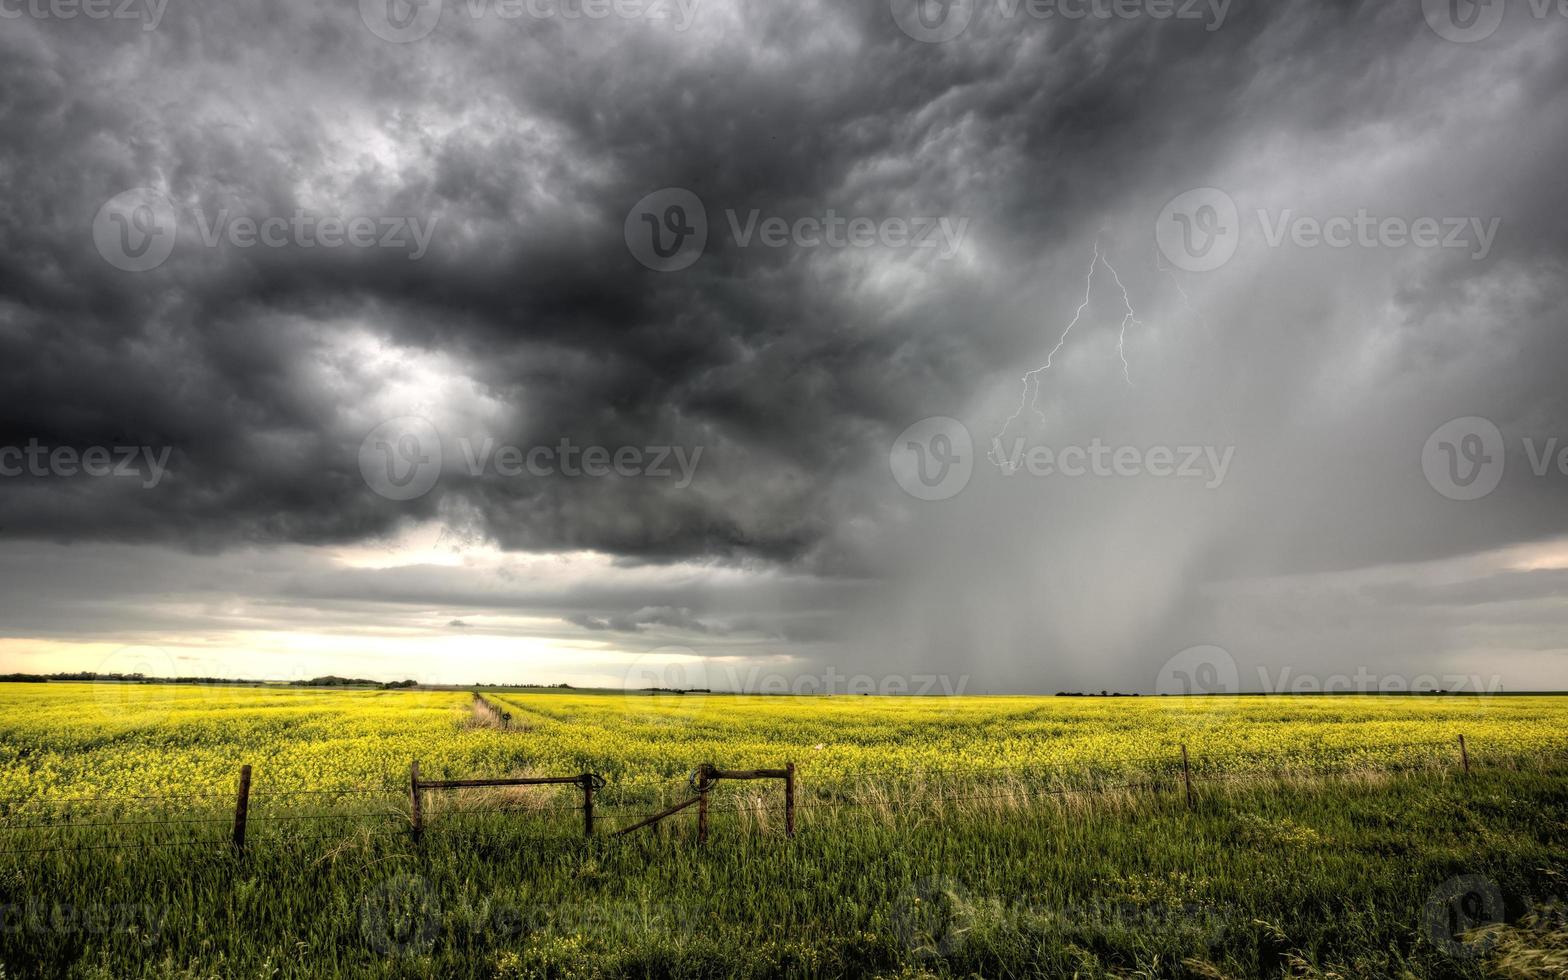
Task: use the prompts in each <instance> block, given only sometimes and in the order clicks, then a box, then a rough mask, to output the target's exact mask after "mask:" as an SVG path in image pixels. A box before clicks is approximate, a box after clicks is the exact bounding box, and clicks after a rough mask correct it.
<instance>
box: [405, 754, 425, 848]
mask: <svg viewBox="0 0 1568 980" xmlns="http://www.w3.org/2000/svg"><path fill="white" fill-rule="evenodd" d="M408 799H409V803H410V805H411V810H410V814H411V815H412V817H413V827H414V841H415V843H418V841H419V837H420V835H421V834H423V833H424V830H425V815H424V812H423V811H422V810H421V808H420V805H419V760H418V759H415V760H414V761H413V762H410V763H409V764H408Z"/></svg>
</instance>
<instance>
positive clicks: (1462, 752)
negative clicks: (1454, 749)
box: [1459, 735, 1470, 776]
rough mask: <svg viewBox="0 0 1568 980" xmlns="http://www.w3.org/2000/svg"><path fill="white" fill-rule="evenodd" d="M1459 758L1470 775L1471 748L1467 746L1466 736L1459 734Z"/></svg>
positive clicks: (1466, 772) (1466, 773)
mask: <svg viewBox="0 0 1568 980" xmlns="http://www.w3.org/2000/svg"><path fill="white" fill-rule="evenodd" d="M1459 758H1460V760H1461V761H1462V762H1464V764H1465V775H1466V776H1468V775H1470V750H1469V749H1468V748H1466V747H1465V737H1464V736H1463V735H1461V736H1459Z"/></svg>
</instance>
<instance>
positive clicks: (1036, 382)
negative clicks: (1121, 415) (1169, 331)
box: [987, 238, 1143, 473]
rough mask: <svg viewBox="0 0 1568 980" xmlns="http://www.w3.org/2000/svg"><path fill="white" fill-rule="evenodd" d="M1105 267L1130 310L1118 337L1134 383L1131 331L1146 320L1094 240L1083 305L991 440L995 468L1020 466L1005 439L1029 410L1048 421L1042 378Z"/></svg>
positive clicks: (1124, 364) (1010, 469) (1118, 350)
mask: <svg viewBox="0 0 1568 980" xmlns="http://www.w3.org/2000/svg"><path fill="white" fill-rule="evenodd" d="M1102 265H1103V266H1104V267H1105V270H1106V271H1107V272H1109V273H1110V274H1111V279H1112V280H1113V281H1115V283H1116V288H1117V289H1119V290H1121V294H1122V304H1123V306H1124V307H1125V308H1126V311H1127V312H1126V313H1125V314H1124V315H1123V316H1122V326H1121V332H1120V333H1119V334H1118V335H1117V338H1116V354H1117V356H1118V357H1120V358H1121V362H1122V377H1124V378H1126V379H1127V383H1128V384H1129V385H1130V384H1132V369H1131V367H1130V366H1129V365H1128V363H1127V328H1128V327H1131V326H1142V325H1143V321H1141V320H1139V319H1138V314H1137V312H1136V311H1134V309H1133V306H1132V297H1131V296H1129V295H1128V293H1127V287H1126V286H1124V285H1122V277H1121V276H1120V275H1118V274H1117V272H1116V268H1115V267H1114V266H1112V265H1111V262H1110V259H1108V258H1107V257H1106V254H1105V253H1104V252H1102V251H1100V240H1099V239H1098V238H1096V239H1095V240H1094V254H1093V255H1092V256H1091V257H1090V259H1089V271H1088V273H1087V274H1086V275H1085V277H1084V284H1083V302H1081V303H1079V304H1078V308H1077V309H1076V310H1074V311H1073V318H1072V320H1070V321H1069V322H1068V324H1067V327H1066V329H1064V330H1063V331H1062V335H1061V337H1060V338H1058V339H1057V341H1056V346H1055V347H1052V348H1051V351H1050V353H1048V354H1046V355H1045V363H1044V364H1042V365H1040V366H1039V367H1037V368H1035V369H1034V370H1033V371H1030V372H1029V373H1028V374H1026V375H1024V378H1023V393H1022V395H1020V397H1019V400H1018V408H1017V410H1016V411H1014V412H1013V414H1012V415H1009V416H1008V417H1007V421H1006V422H1003V423H1002V430H1001V431H1000V432H998V433H997V434H996V437H995V438H993V439H992V440H991V450H990V452H989V453H988V454H987V457H988V458H989V459H990V460H991V462H992V464H993V465H995V466H998V467H1000V468H1001V469H1003V470H1004V471H1006V472H1008V473H1012V472H1013V471H1015V470H1016V469H1017V464H1016V463H1010V462H1008V459H1007V454H1006V453H1005V452H1004V451H1003V448H1002V446H1003V439H1004V438H1005V437H1006V436H1007V430H1008V429H1010V428H1012V426H1013V423H1015V422H1017V421H1018V419H1019V418H1020V417H1021V416H1022V415H1023V414H1024V412H1025V411H1030V412H1033V413H1034V414H1035V415H1036V416H1038V417H1039V419H1040V421H1042V422H1044V421H1045V420H1046V419H1045V413H1044V412H1042V411H1040V404H1039V402H1040V378H1041V376H1042V375H1044V374H1045V372H1047V371H1049V370H1050V369H1051V364H1052V362H1053V361H1055V359H1056V355H1057V352H1059V351H1060V350H1061V349H1062V345H1064V344H1066V343H1067V336H1068V335H1069V334H1071V333H1072V332H1073V327H1076V326H1077V325H1078V321H1079V320H1081V319H1083V311H1084V310H1086V309H1088V308H1089V301H1090V299H1091V298H1092V297H1093V295H1094V273H1095V270H1096V269H1098V268H1099V267H1100V266H1102Z"/></svg>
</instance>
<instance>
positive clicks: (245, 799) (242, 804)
mask: <svg viewBox="0 0 1568 980" xmlns="http://www.w3.org/2000/svg"><path fill="white" fill-rule="evenodd" d="M249 814H250V766H248V765H246V766H240V786H239V794H238V795H237V796H236V797H235V798H234V848H235V850H239V851H243V850H245V819H246V817H247V816H249Z"/></svg>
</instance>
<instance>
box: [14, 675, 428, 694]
mask: <svg viewBox="0 0 1568 980" xmlns="http://www.w3.org/2000/svg"><path fill="white" fill-rule="evenodd" d="M50 681H56V682H61V681H115V682H118V683H121V684H202V685H215V684H228V685H233V686H236V687H254V686H255V685H257V684H266V683H267V682H266V681H253V680H244V679H236V678H233V677H148V676H147V675H146V674H100V673H98V672H97V671H93V670H79V671H75V672H73V673H56V674H0V684H46V683H48V682H50ZM289 686H290V687H374V688H378V689H380V690H383V691H392V690H398V689H401V688H407V687H418V686H419V682H418V681H392V682H391V683H389V684H383V683H381V682H380V681H373V680H368V679H366V678H363V677H335V676H327V677H313V678H311V679H310V680H308V681H290V682H289Z"/></svg>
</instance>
